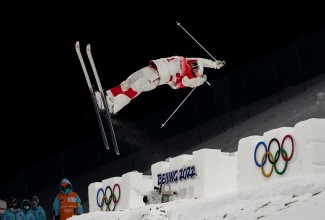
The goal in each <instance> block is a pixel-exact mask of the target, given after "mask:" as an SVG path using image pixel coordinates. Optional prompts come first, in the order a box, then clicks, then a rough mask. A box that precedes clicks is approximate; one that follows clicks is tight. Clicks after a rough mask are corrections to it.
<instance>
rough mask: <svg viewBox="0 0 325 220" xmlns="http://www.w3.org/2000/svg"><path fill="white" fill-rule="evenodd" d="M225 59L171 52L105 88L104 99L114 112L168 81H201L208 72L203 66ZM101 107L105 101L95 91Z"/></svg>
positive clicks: (191, 84) (217, 66)
mask: <svg viewBox="0 0 325 220" xmlns="http://www.w3.org/2000/svg"><path fill="white" fill-rule="evenodd" d="M224 65H225V61H219V60H217V61H212V60H209V59H204V58H185V57H182V56H172V57H168V58H161V59H156V60H151V61H150V62H149V65H148V66H146V67H143V68H142V69H140V70H138V71H136V72H134V73H133V74H131V75H130V76H129V77H128V78H127V79H126V80H125V81H123V82H122V83H121V84H120V85H118V86H116V87H114V88H111V89H109V90H107V91H106V94H105V95H106V100H107V104H108V107H109V112H110V113H111V114H116V113H117V112H118V111H120V110H121V109H122V108H123V107H124V106H126V105H127V104H129V103H130V101H131V100H132V99H134V98H135V97H137V96H138V95H140V94H141V93H142V92H147V91H151V90H153V89H155V88H156V87H157V86H160V85H164V84H167V85H169V86H170V87H171V88H172V89H179V88H186V87H191V88H195V87H197V86H200V85H202V84H203V83H204V82H205V81H206V80H207V76H206V75H205V74H203V70H204V67H207V68H214V69H220V68H221V67H223V66H224ZM95 96H96V100H97V104H98V107H99V109H100V110H104V103H103V101H102V98H101V95H100V93H99V92H97V91H96V92H95Z"/></svg>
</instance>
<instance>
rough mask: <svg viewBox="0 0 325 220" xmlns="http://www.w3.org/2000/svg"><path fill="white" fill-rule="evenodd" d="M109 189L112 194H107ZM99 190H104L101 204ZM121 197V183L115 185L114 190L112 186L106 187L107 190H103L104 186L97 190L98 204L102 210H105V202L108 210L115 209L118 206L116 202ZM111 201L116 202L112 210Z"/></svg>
mask: <svg viewBox="0 0 325 220" xmlns="http://www.w3.org/2000/svg"><path fill="white" fill-rule="evenodd" d="M116 187H117V188H118V191H119V193H118V198H116V195H115V188H116ZM107 189H109V191H110V195H109V196H107ZM99 192H102V193H103V198H102V200H101V202H100V204H99V201H98V195H99ZM120 198H121V188H120V185H119V184H117V183H116V184H115V185H114V187H113V190H112V188H111V187H110V186H107V187H106V189H105V192H104V190H103V188H100V189H99V190H98V191H97V205H98V207H100V208H101V211H103V207H104V204H106V211H114V210H115V208H116V204H117V203H118V202H119V201H120ZM111 202H113V203H114V207H113V209H112V210H111V208H110V205H111Z"/></svg>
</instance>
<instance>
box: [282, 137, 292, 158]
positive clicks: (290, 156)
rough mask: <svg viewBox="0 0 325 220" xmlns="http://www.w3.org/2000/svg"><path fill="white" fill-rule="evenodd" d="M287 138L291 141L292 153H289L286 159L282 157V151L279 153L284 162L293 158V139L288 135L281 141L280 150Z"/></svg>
mask: <svg viewBox="0 0 325 220" xmlns="http://www.w3.org/2000/svg"><path fill="white" fill-rule="evenodd" d="M287 138H290V140H291V146H292V151H291V154H290V156H289V157H288V158H286V157H285V156H284V155H283V151H280V153H281V156H282V158H283V160H284V161H286V162H288V161H289V160H291V158H292V156H293V152H294V150H295V146H294V143H293V138H292V136H291V135H290V134H287V135H286V136H285V137H284V138H283V139H282V143H281V147H280V148H283V145H284V141H285V140H286V139H287Z"/></svg>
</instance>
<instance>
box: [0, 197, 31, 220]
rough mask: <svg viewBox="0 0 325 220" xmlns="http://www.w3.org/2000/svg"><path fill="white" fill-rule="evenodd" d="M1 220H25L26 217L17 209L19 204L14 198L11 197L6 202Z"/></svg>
mask: <svg viewBox="0 0 325 220" xmlns="http://www.w3.org/2000/svg"><path fill="white" fill-rule="evenodd" d="M1 220H26V215H25V213H24V212H23V211H22V210H21V209H20V208H19V202H18V199H17V198H16V197H11V198H9V199H8V200H7V209H6V211H5V212H4V213H3V216H2V218H1Z"/></svg>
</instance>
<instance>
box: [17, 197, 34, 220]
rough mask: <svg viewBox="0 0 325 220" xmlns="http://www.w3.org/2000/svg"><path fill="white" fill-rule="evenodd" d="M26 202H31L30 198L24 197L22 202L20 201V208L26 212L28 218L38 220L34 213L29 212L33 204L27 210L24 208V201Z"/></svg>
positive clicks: (28, 219)
mask: <svg viewBox="0 0 325 220" xmlns="http://www.w3.org/2000/svg"><path fill="white" fill-rule="evenodd" d="M25 202H29V203H30V201H29V199H23V200H22V201H21V203H20V209H21V210H22V211H23V212H24V213H25V215H26V220H37V219H36V218H35V216H34V215H33V214H32V213H28V211H29V210H30V208H31V206H29V209H27V210H26V209H25V208H24V203H25Z"/></svg>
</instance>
